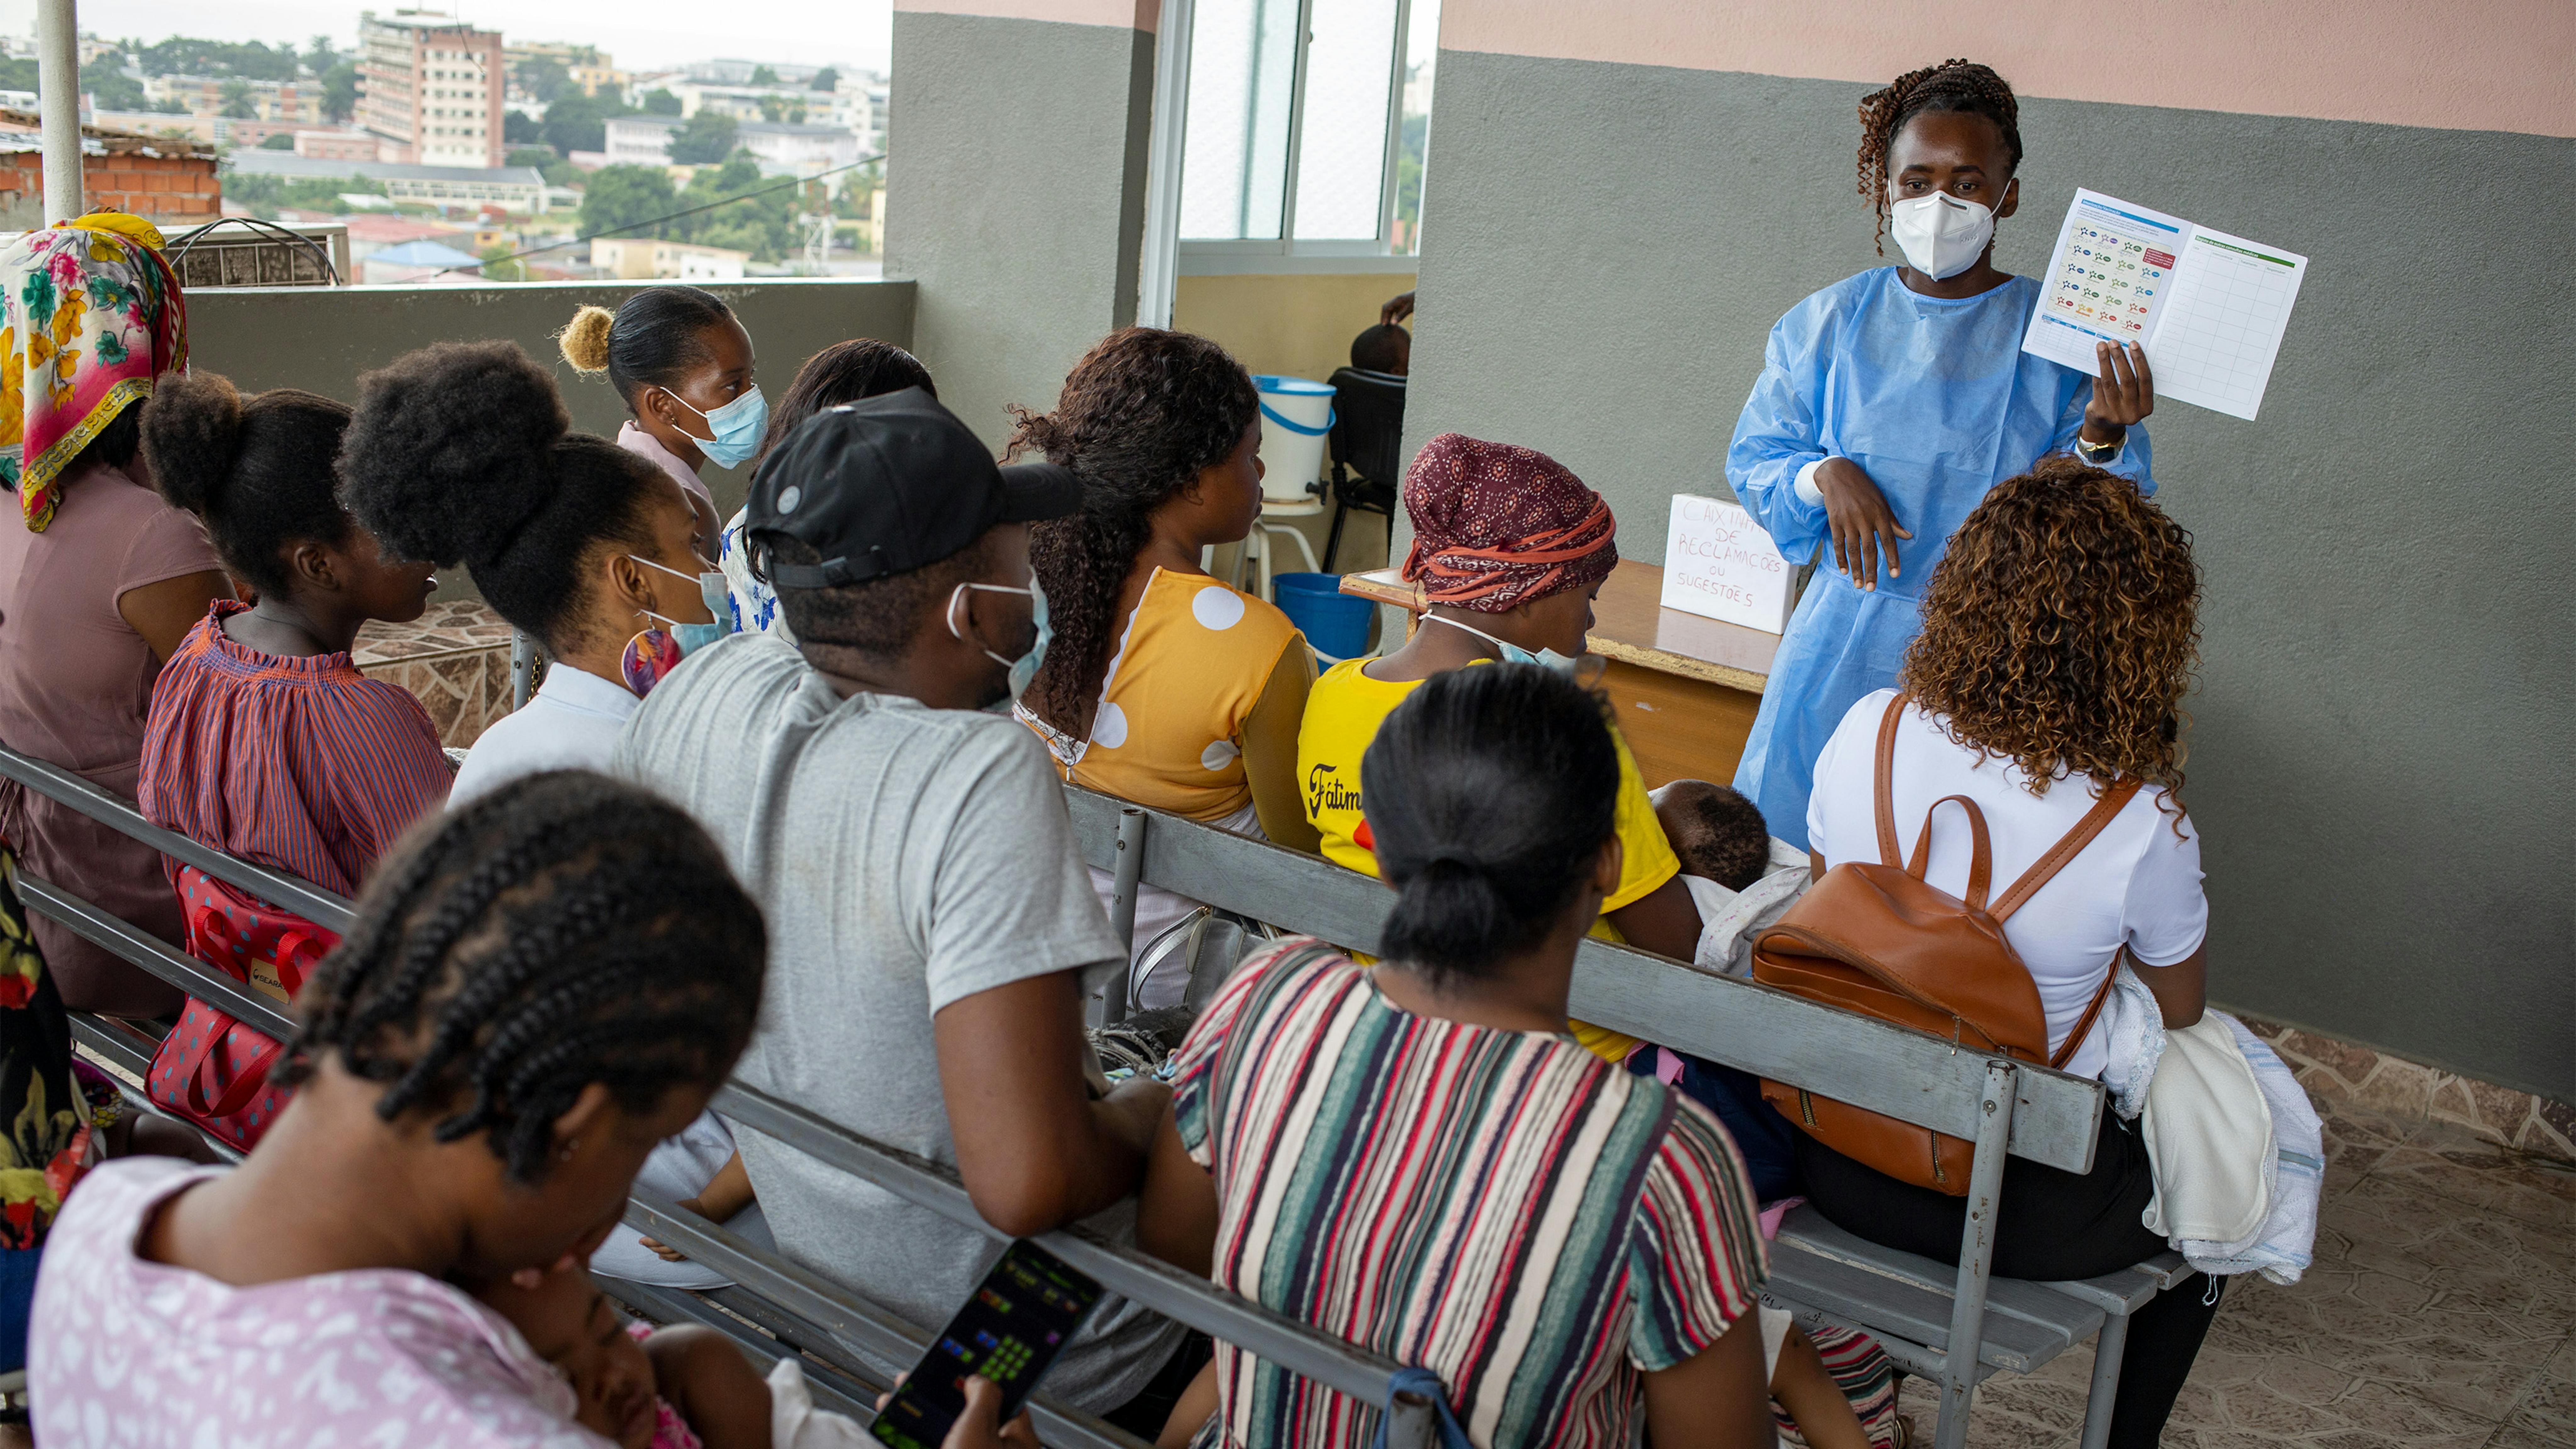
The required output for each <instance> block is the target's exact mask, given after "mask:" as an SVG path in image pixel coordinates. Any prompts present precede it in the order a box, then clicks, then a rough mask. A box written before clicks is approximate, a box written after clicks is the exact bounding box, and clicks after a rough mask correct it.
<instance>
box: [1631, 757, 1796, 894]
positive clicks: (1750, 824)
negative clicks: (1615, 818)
mask: <svg viewBox="0 0 2576 1449" xmlns="http://www.w3.org/2000/svg"><path fill="white" fill-rule="evenodd" d="M1654 799H1655V818H1656V819H1657V820H1660V821H1662V822H1663V826H1664V837H1665V838H1666V839H1668V840H1670V841H1671V842H1672V843H1673V853H1674V854H1676V855H1678V856H1680V857H1681V858H1682V871H1683V873H1684V874H1687V875H1696V876H1702V877H1705V878H1707V879H1709V880H1713V881H1715V882H1717V883H1718V884H1719V885H1722V886H1724V887H1726V888H1727V889H1728V890H1731V891H1740V890H1743V889H1745V888H1746V887H1748V886H1750V885H1752V884H1753V883H1754V882H1755V881H1758V880H1760V879H1762V877H1763V876H1764V875H1765V874H1766V873H1768V871H1769V869H1770V864H1771V831H1770V828H1769V827H1768V826H1766V825H1764V824H1763V822H1762V811H1761V809H1760V807H1758V806H1756V805H1755V804H1754V803H1753V802H1752V801H1750V800H1747V799H1745V798H1744V797H1743V796H1742V795H1739V794H1737V793H1736V792H1734V791H1733V790H1730V789H1728V788H1726V787H1725V786H1724V785H1715V784H1711V783H1710V782H1708V781H1706V780H1675V781H1673V782H1672V783H1671V784H1669V785H1666V786H1664V787H1663V788H1662V789H1660V790H1657V791H1656V792H1655V793H1654Z"/></svg>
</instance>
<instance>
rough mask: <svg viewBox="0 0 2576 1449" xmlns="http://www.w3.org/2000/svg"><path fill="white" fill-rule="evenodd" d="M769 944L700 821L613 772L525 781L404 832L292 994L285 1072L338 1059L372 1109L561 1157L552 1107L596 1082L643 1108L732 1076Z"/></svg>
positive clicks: (511, 1148)
mask: <svg viewBox="0 0 2576 1449" xmlns="http://www.w3.org/2000/svg"><path fill="white" fill-rule="evenodd" d="M767 952H768V938H767V933H766V931H765V929H764V928H763V926H762V924H761V917H760V909H759V907H757V906H756V905H754V904H753V903H752V901H751V898H750V897H749V896H747V895H745V894H744V893H743V890H742V887H741V886H739V885H737V884H735V882H734V878H733V875H732V873H731V872H730V871H729V870H727V869H726V867H725V862H724V857H723V856H722V855H721V854H720V853H718V851H717V849H716V846H715V843H714V842H713V841H711V840H709V839H708V838H707V834H706V832H705V831H704V830H701V829H700V828H699V827H698V826H697V824H696V823H695V822H694V821H692V820H691V819H690V818H689V817H688V816H687V815H686V814H684V813H682V812H681V811H680V810H679V809H678V808H676V807H674V806H672V805H669V804H666V803H664V802H663V801H661V800H658V799H656V798H655V797H653V796H651V795H648V794H646V793H645V792H643V791H641V790H638V789H636V788H635V787H633V786H630V785H625V784H620V783H618V782H616V781H613V780H610V779H609V778H607V777H606V776H604V775H596V774H591V773H589V772H587V771H580V770H564V771H557V772H554V773H550V774H541V775H533V776H529V777H527V778H525V779H522V780H517V781H513V782H512V783H510V784H509V785H507V786H504V787H503V788H501V789H500V790H497V791H495V792H493V793H492V794H490V795H487V796H484V797H483V798H481V799H478V800H476V801H474V802H472V803H471V804H468V805H466V806H464V807H462V808H460V809H457V810H454V811H450V812H448V813H447V814H445V815H443V816H433V817H432V819H431V821H430V822H429V823H424V824H423V825H422V826H421V827H420V828H419V829H416V830H414V831H412V832H411V834H410V835H409V836H408V837H406V838H405V839H404V841H403V842H402V844H401V845H400V846H398V847H397V848H396V849H395V851H394V852H393V853H392V854H391V855H389V856H388V857H387V858H386V859H385V860H384V862H383V863H382V864H381V865H380V866H379V868H378V869H377V871H376V874H375V877H374V879H373V880H372V881H370V882H369V884H368V886H367V890H366V894H365V895H364V896H362V897H361V898H360V899H359V902H358V920H357V922H356V924H355V925H353V926H352V927H351V928H350V930H349V933H348V935H347V936H345V937H343V938H342V939H341V942H340V944H339V946H338V947H337V948H335V949H334V950H333V951H332V952H331V954H330V955H329V956H328V957H326V958H324V960H323V961H322V963H321V965H320V966H319V967H318V968H317V969H316V971H315V974H314V975H313V977H312V978H311V979H310V980H309V981H308V982H307V983H306V985H305V988H304V990H303V991H302V992H301V993H300V994H299V995H298V997H297V999H296V1004H295V1010H296V1016H297V1018H298V1020H299V1025H298V1028H297V1031H296V1034H295V1038H294V1040H293V1041H292V1042H290V1043H289V1044H288V1046H287V1050H286V1054H285V1058H284V1061H283V1064H282V1065H281V1067H280V1069H279V1071H280V1075H279V1078H278V1079H279V1080H280V1081H281V1082H283V1083H284V1084H286V1085H288V1086H294V1085H296V1084H298V1083H301V1082H303V1081H305V1080H307V1079H309V1078H310V1077H311V1075H312V1073H313V1069H314V1064H315V1063H316V1062H317V1061H318V1060H319V1059H320V1058H321V1057H322V1056H323V1055H325V1054H326V1053H327V1054H331V1055H335V1056H337V1057H338V1058H339V1060H340V1064H341V1065H342V1067H344V1068H345V1069H346V1070H347V1071H348V1072H349V1073H350V1074H351V1075H352V1076H356V1077H360V1078H363V1079H365V1080H367V1081H370V1082H379V1083H383V1084H384V1085H385V1091H384V1093H383V1095H382V1096H381V1097H379V1098H378V1099H377V1101H376V1115H377V1116H378V1117H379V1118H382V1119H383V1120H384V1121H386V1122H393V1121H395V1120H397V1119H399V1118H401V1117H402V1116H403V1115H404V1114H405V1113H408V1112H415V1111H418V1112H426V1113H431V1114H434V1115H436V1117H437V1124H436V1126H435V1128H434V1129H433V1132H434V1135H435V1137H436V1138H437V1140H438V1141H440V1142H454V1141H458V1140H460V1139H462V1138H464V1137H467V1136H469V1135H471V1134H473V1133H476V1132H481V1133H484V1134H486V1140H487V1141H488V1143H489V1145H490V1146H491V1149H492V1154H493V1155H494V1156H495V1157H498V1158H500V1159H501V1161H502V1163H503V1164H504V1166H505V1168H506V1170H507V1171H508V1174H509V1175H510V1177H511V1178H512V1179H514V1180H516V1181H519V1182H522V1183H528V1184H534V1183H536V1182H537V1181H538V1180H539V1179H540V1178H542V1176H543V1175H544V1173H545V1171H546V1165H547V1162H548V1159H549V1155H550V1151H551V1148H552V1146H553V1128H554V1121H555V1119H556V1118H557V1117H560V1116H561V1115H563V1113H565V1112H567V1111H569V1110H571V1108H572V1106H573V1103H574V1102H575V1101H576V1100H577V1099H578V1098H579V1097H580V1096H581V1092H582V1089H583V1088H584V1087H586V1086H588V1085H589V1084H590V1083H593V1082H597V1083H600V1084H601V1085H603V1086H605V1087H607V1088H608V1090H609V1092H610V1094H611V1096H612V1098H613V1099H614V1100H615V1101H616V1103H617V1105H618V1106H619V1108H621V1109H622V1110H624V1111H626V1112H628V1113H630V1114H636V1115H641V1114H644V1113H649V1112H651V1111H653V1110H655V1109H656V1108H657V1107H659V1106H660V1104H661V1102H662V1100H663V1098H664V1097H665V1095H666V1094H667V1093H669V1092H670V1091H671V1090H672V1089H674V1088H677V1087H687V1086H697V1087H713V1086H715V1085H717V1084H719V1083H721V1082H722V1081H723V1080H724V1079H725V1078H726V1077H727V1076H728V1075H730V1074H731V1072H732V1071H733V1064H734V1059H735V1058H737V1057H739V1056H740V1055H741V1054H742V1049H743V1046H744V1045H745V1043H747V1042H748V1041H749V1040H750V1039H751V1030H752V1024H753V1020H754V1018H755V1017H756V1015H757V1014H758V1011H759V1007H760V986H761V978H762V974H763V972H764V970H765V969H766V968H765V964H764V963H765V962H766V959H767Z"/></svg>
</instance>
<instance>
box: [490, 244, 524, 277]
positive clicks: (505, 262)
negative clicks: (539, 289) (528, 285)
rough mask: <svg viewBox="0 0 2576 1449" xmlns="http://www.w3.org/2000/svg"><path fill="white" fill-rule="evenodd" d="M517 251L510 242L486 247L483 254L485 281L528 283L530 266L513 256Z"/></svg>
mask: <svg viewBox="0 0 2576 1449" xmlns="http://www.w3.org/2000/svg"><path fill="white" fill-rule="evenodd" d="M516 250H517V248H515V247H513V246H511V245H510V244H509V243H508V242H494V243H493V244H492V245H490V246H488V247H485V248H484V249H483V251H482V253H481V255H482V258H483V280H485V281H487V282H524V281H526V280H527V279H528V264H527V263H526V262H523V261H521V260H519V259H518V258H516V257H514V256H512V255H511V253H512V252H513V251H516Z"/></svg>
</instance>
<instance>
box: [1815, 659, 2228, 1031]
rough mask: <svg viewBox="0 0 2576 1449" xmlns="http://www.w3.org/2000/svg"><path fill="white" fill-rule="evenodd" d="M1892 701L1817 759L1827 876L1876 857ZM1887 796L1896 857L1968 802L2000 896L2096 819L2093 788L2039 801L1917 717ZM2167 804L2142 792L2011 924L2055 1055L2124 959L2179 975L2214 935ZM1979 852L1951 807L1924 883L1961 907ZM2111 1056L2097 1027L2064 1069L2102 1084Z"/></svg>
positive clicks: (1912, 711) (1859, 709) (2187, 827)
mask: <svg viewBox="0 0 2576 1449" xmlns="http://www.w3.org/2000/svg"><path fill="white" fill-rule="evenodd" d="M1895 693H1896V691H1894V690H1892V689H1882V690H1880V691H1878V692H1877V693H1876V694H1873V695H1871V696H1869V697H1868V698H1867V699H1864V700H1862V701H1861V702H1860V703H1858V704H1855V705H1853V706H1852V707H1851V712H1850V713H1849V714H1846V715H1844V716H1843V722H1842V723H1841V724H1840V725H1839V726H1837V727H1836V728H1835V730H1834V735H1833V738H1832V739H1830V740H1827V741H1826V742H1825V749H1824V753H1823V754H1821V755H1819V756H1817V758H1816V787H1815V792H1814V794H1812V795H1810V796H1809V797H1808V800H1807V844H1808V847H1809V848H1810V849H1812V850H1814V851H1815V853H1816V854H1817V855H1818V856H1821V857H1822V858H1823V859H1824V863H1825V867H1826V868H1827V869H1828V870H1830V869H1832V868H1833V867H1834V866H1837V865H1840V864H1841V863H1842V862H1844V861H1846V860H1876V859H1878V817H1877V803H1876V800H1877V797H1876V793H1875V780H1876V774H1875V772H1876V769H1877V758H1878V722H1879V719H1880V718H1881V716H1883V715H1885V714H1886V713H1887V702H1888V700H1890V699H1891V698H1893V697H1894V696H1895ZM1891 778H1892V779H1893V781H1894V784H1893V786H1892V787H1891V789H1890V791H1889V795H1890V797H1891V799H1892V800H1893V801H1894V803H1895V807H1896V840H1897V849H1898V851H1899V852H1900V853H1902V854H1905V855H1909V856H1910V855H1912V854H1913V852H1914V841H1915V837H1916V836H1917V835H1918V834H1920V833H1921V831H1922V829H1923V816H1924V813H1925V812H1926V811H1928V810H1929V809H1931V807H1932V802H1934V801H1936V800H1939V799H1942V798H1944V797H1945V796H1950V795H1965V796H1967V797H1968V798H1969V799H1971V800H1974V801H1976V802H1977V808H1978V809H1979V810H1981V811H1983V812H1984V813H1985V817H1986V831H1987V834H1988V836H1989V837H1990V839H1991V841H1992V850H1993V863H1994V865H1993V868H1994V875H1993V880H1994V886H1993V890H1994V893H1995V894H1996V895H2001V894H2002V893H2003V892H2004V890H2005V888H2006V887H2008V886H2010V885H2011V884H2012V882H2014V881H2016V880H2018V879H2020V878H2021V875H2022V873H2023V872H2024V871H2027V870H2029V869H2030V868H2031V866H2032V865H2034V864H2036V863H2037V862H2038V860H2039V857H2040V855H2041V854H2042V853H2043V852H2045V851H2046V850H2047V849H2048V848H2049V847H2050V846H2052V845H2055V844H2056V843H2057V842H2058V841H2059V840H2060V839H2061V838H2063V837H2064V836H2065V834H2066V832H2068V831H2070V830H2072V829H2074V828H2075V823H2076V822H2077V821H2079V820H2081V819H2083V818H2084V816H2085V813H2086V812H2087V811H2090V810H2091V809H2092V808H2093V804H2094V792H2093V788H2092V780H2091V777H2090V776H2086V775H2081V774H2075V775H2068V776H2066V777H2065V778H2063V779H2060V780H2058V781H2057V782H2056V783H2054V784H2052V785H2050V786H2049V787H2048V793H2047V794H2045V795H2033V794H2032V793H2030V789H2029V787H2028V785H2027V783H2026V779H2027V777H2025V776H2024V775H2023V773H2022V771H2021V767H2020V766H2018V765H2016V764H2014V763H2013V762H2012V761H2010V760H2001V759H1995V758H1992V757H1989V756H1986V755H1984V754H1981V753H1980V752H1978V751H1976V750H1972V749H1969V748H1967V747H1966V746H1963V745H1960V744H1958V743H1957V742H1956V741H1954V740H1952V739H1951V738H1950V737H1949V735H1947V734H1946V733H1944V732H1943V730H1942V726H1941V724H1940V723H1939V722H1938V720H1937V717H1935V716H1932V715H1929V714H1926V713H1924V711H1923V710H1922V709H1920V708H1918V707H1914V706H1908V707H1907V709H1906V711H1905V718H1904V719H1903V720H1902V721H1901V722H1900V723H1899V724H1898V725H1897V729H1896V759H1895V763H1894V768H1893V770H1892V771H1891ZM2166 798H2167V797H2166V794H2165V792H2164V791H2163V790H2162V789H2160V788H2156V787H2149V788H2146V789H2142V790H2140V791H2139V792H2138V793H2137V794H2136V795H2135V796H2134V797H2132V798H2131V799H2130V801H2129V804H2128V807H2127V808H2126V809H2123V810H2122V811H2121V812H2120V813H2119V815H2118V816H2116V817H2114V818H2113V819H2112V821H2111V823H2110V824H2109V825H2106V826H2104V827H2103V829H2102V833H2101V834H2099V835H2097V836H2095V837H2093V840H2092V843H2091V844H2089V845H2087V846H2085V847H2084V850H2083V853H2082V854H2079V855H2077V856H2076V857H2075V858H2074V859H2073V860H2070V861H2068V862H2067V863H2066V865H2065V866H2064V868H2062V869H2060V870H2059V871H2058V873H2057V874H2056V875H2055V876H2053V877H2051V878H2050V879H2049V882H2048V884H2046V885H2044V886H2041V887H2040V888H2039V890H2038V891H2037V892H2036V893H2034V894H2033V895H2032V896H2031V898H2030V899H2029V900H2028V901H2026V902H2024V903H2023V904H2022V908H2021V909H2020V910H2018V911H2016V912H2014V913H2013V915H2012V917H2011V919H2009V920H2007V921H2005V922H2004V939H2005V940H2007V941H2010V942H2011V943H2012V947H2013V949H2014V950H2015V951H2017V952H2019V953H2020V954H2021V959H2022V964H2023V965H2025V966H2028V967H2029V968H2030V974H2031V979H2032V980H2034V981H2036V982H2037V983H2038V984H2039V999H2040V1003H2041V1005H2043V1006H2044V1007H2046V1008H2047V1011H2048V1045H2049V1050H2050V1051H2051V1052H2054V1051H2056V1050H2057V1049H2058V1048H2059V1047H2061V1046H2063V1045H2064V1044H2065V1041H2066V1033H2067V1032H2069V1031H2071V1030H2073V1029H2074V1027H2075V1022H2076V1019H2077V1018H2078V1017H2081V1016H2082V1015H2083V1014H2084V1008H2085V1007H2086V1006H2087V1005H2088V1004H2090V1003H2091V1002H2092V1000H2093V993H2094V992H2096V991H2098V990H2100V989H2101V986H2102V979H2103V977H2104V976H2105V975H2106V974H2108V973H2109V971H2110V970H2111V964H2112V962H2113V961H2114V960H2115V959H2116V957H2117V956H2118V953H2119V950H2120V947H2121V946H2122V945H2124V944H2125V945H2127V946H2128V948H2129V952H2130V954H2131V956H2132V957H2133V958H2134V959H2135V960H2136V961H2137V963H2138V964H2139V965H2140V966H2144V967H2154V966H2171V965H2173V964H2174V963H2175V962H2177V961H2181V960H2183V959H2185V958H2186V957H2188V956H2190V955H2191V953H2193V952H2194V951H2197V950H2199V949H2200V944H2201V939H2202V937H2203V936H2205V935H2206V934H2207V933H2208V930H2209V901H2208V898H2207V897H2205V896H2204V895H2202V894H2201V888H2200V878H2201V877H2200V833H2199V832H2198V831H2197V830H2195V829H2194V828H2193V827H2192V824H2191V820H2190V818H2189V817H2187V816H2186V817H2181V818H2180V819H2179V824H2180V826H2181V834H2180V835H2179V836H2177V835H2176V834H2175V826H2176V824H2177V817H2176V816H2175V814H2174V813H2173V811H2172V810H2170V809H2167V808H2165V802H2166ZM1971 854H1972V850H1971V847H1970V844H1969V833H1968V821H1967V816H1966V814H1965V813H1964V812H1962V811H1961V810H1959V808H1958V807H1956V806H1951V807H1950V808H1948V809H1945V810H1943V811H1942V812H1941V813H1940V815H1939V817H1938V818H1936V819H1935V820H1934V821H1933V824H1932V860H1931V864H1930V866H1929V868H1928V869H1927V870H1926V871H1925V873H1924V879H1925V881H1926V882H1927V883H1929V884H1930V885H1932V886H1934V887H1935V888H1937V889H1940V890H1944V891H1947V892H1949V893H1950V894H1951V895H1954V896H1965V895H1966V894H1967V889H1968V863H1969V858H1970V856H1971ZM2103 1061H2104V1052H2103V1045H2102V1032H2101V1029H2100V1027H2099V1025H2098V1024H2097V1025H2096V1027H2095V1029H2094V1031H2093V1032H2092V1034H2091V1036H2090V1037H2089V1038H2088V1039H2087V1040H2086V1041H2085V1043H2084V1045H2083V1046H2081V1047H2078V1048H2077V1049H2076V1051H2075V1054H2074V1055H2073V1056H2072V1057H2070V1058H2068V1059H2067V1063H2066V1070H2067V1071H2069V1072H2072V1073H2073V1074H2075V1075H2076V1076H2079V1077H2093V1076H2099V1075H2100V1074H2101V1071H2102V1066H2103Z"/></svg>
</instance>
